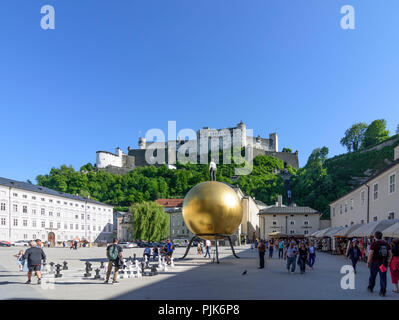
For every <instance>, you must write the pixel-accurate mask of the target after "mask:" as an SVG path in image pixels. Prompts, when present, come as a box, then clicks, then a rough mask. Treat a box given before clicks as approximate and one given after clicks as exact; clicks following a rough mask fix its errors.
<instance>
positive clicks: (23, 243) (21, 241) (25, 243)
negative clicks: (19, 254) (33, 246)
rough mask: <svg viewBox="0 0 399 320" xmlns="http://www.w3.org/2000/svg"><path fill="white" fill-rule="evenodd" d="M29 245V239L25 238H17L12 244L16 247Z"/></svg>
mask: <svg viewBox="0 0 399 320" xmlns="http://www.w3.org/2000/svg"><path fill="white" fill-rule="evenodd" d="M28 245H29V241H27V240H17V241H15V242H14V246H17V247H27V246H28Z"/></svg>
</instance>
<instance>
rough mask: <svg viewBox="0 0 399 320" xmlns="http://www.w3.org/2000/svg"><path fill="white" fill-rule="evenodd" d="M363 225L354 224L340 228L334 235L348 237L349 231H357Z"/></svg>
mask: <svg viewBox="0 0 399 320" xmlns="http://www.w3.org/2000/svg"><path fill="white" fill-rule="evenodd" d="M361 226H363V224H353V225H351V226H347V227H345V228H343V229H341V230H339V231H338V232H337V233H335V234H334V237H347V236H348V234H349V233H351V232H352V231H355V230H356V229H358V228H360V227H361Z"/></svg>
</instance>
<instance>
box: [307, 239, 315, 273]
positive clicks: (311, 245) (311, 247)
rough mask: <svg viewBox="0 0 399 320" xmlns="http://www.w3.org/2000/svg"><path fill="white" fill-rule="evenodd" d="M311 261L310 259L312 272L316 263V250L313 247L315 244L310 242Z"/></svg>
mask: <svg viewBox="0 0 399 320" xmlns="http://www.w3.org/2000/svg"><path fill="white" fill-rule="evenodd" d="M308 250H309V259H308V265H309V268H310V270H313V265H314V263H315V261H316V248H315V247H314V246H313V242H309V247H308Z"/></svg>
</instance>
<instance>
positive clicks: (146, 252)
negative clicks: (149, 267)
mask: <svg viewBox="0 0 399 320" xmlns="http://www.w3.org/2000/svg"><path fill="white" fill-rule="evenodd" d="M145 256H147V259H148V260H150V258H151V249H150V247H149V246H148V245H147V246H146V247H145V249H144V254H143V258H144V257H145Z"/></svg>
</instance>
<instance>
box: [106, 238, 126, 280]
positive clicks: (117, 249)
mask: <svg viewBox="0 0 399 320" xmlns="http://www.w3.org/2000/svg"><path fill="white" fill-rule="evenodd" d="M118 242H119V240H118V239H117V238H114V240H113V242H112V244H111V245H109V246H108V247H107V251H106V252H107V258H108V270H107V276H106V279H105V283H108V281H109V277H110V275H111V271H112V266H114V267H115V269H114V278H113V280H112V283H113V284H114V283H119V282H118V280H117V277H118V270H119V269H120V267H121V264H122V259H123V255H122V247H121V246H119V245H118Z"/></svg>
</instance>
